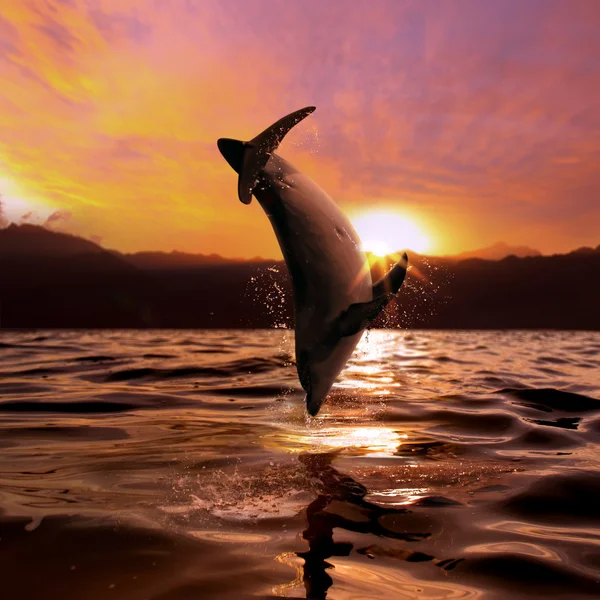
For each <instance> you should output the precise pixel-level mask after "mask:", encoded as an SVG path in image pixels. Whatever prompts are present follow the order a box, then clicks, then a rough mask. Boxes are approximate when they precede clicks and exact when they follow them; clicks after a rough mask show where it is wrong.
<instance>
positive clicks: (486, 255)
mask: <svg viewBox="0 0 600 600" xmlns="http://www.w3.org/2000/svg"><path fill="white" fill-rule="evenodd" d="M541 255H542V253H541V252H540V251H539V250H534V249H533V248H529V247H527V246H509V245H508V244H505V243H504V242H498V243H496V244H494V245H493V246H488V247H487V248H480V249H479V250H471V251H470V252H462V253H460V254H454V255H452V256H449V257H448V258H453V259H454V260H465V259H467V258H481V259H484V260H502V259H503V258H506V257H507V256H517V257H518V258H525V257H527V256H541Z"/></svg>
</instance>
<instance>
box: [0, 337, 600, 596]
mask: <svg viewBox="0 0 600 600" xmlns="http://www.w3.org/2000/svg"><path fill="white" fill-rule="evenodd" d="M292 348H293V336H292V334H291V332H288V331H258V332H257V331H252V332H235V331H225V332H215V331H210V332H208V331H194V332H190V331H179V332H177V331H176V332H166V331H154V332H135V331H130V332H117V331H107V332H31V333H16V332H15V333H10V332H4V333H2V335H1V337H0V356H1V357H2V360H1V362H0V413H1V415H2V420H1V422H0V448H1V449H2V454H1V455H0V510H1V511H2V512H1V513H0V558H1V560H0V576H1V577H2V590H3V593H4V595H6V597H10V598H12V597H14V598H61V599H65V598H66V599H70V598H73V599H79V598H86V599H88V598H89V599H92V600H94V599H96V598H98V599H100V598H102V599H104V598H106V597H112V598H127V599H128V600H129V599H133V600H136V599H140V600H141V599H142V598H152V599H157V600H184V599H192V598H193V599H196V598H203V599H204V598H249V597H259V598H260V597H263V598H265V597H289V598H313V599H316V598H321V599H322V598H329V599H332V598H333V599H337V600H340V599H342V600H344V599H348V600H349V599H355V598H422V597H426V598H440V599H441V598H492V599H495V598H505V597H507V596H510V597H515V598H520V597H523V598H539V597H569V598H580V597H581V598H595V597H598V589H599V585H600V584H599V583H598V581H600V552H599V547H600V522H599V521H600V516H599V514H600V513H599V512H598V509H597V507H598V502H599V501H600V470H599V468H598V467H599V460H598V436H599V435H600V402H599V401H598V398H600V376H599V375H598V373H600V369H599V368H600V360H599V358H598V357H599V352H600V335H599V334H595V333H585V332H581V333H573V332H562V333H557V332H554V333H546V332H416V331H413V332H377V331H374V332H369V334H368V336H366V337H365V339H363V341H362V342H361V345H360V346H359V348H358V351H357V353H356V354H355V356H354V357H353V359H352V360H351V361H350V363H349V364H348V368H347V369H346V371H345V372H344V374H343V376H342V378H341V380H340V382H339V383H338V384H337V385H336V386H335V388H334V390H333V392H332V394H331V396H330V398H329V399H328V401H327V403H326V404H325V405H324V407H323V410H322V413H321V414H320V415H319V417H318V418H315V419H310V418H307V417H306V414H305V410H304V406H303V395H302V392H301V390H300V389H299V387H298V384H297V380H296V373H295V367H294V365H293V360H292ZM32 573H33V574H34V575H33V576H32V575H31V574H32Z"/></svg>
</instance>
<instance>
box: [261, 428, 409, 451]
mask: <svg viewBox="0 0 600 600" xmlns="http://www.w3.org/2000/svg"><path fill="white" fill-rule="evenodd" d="M407 437H408V436H407V435H406V434H405V433H400V432H398V431H395V430H394V429H391V428H388V427H354V426H336V427H322V428H319V429H296V430H290V429H289V428H287V430H286V431H282V432H281V433H280V435H270V436H268V437H267V438H266V439H265V441H266V443H267V445H269V446H273V445H274V446H277V447H279V448H283V449H284V450H285V451H287V452H290V453H297V452H329V451H338V450H345V451H347V452H348V453H350V454H360V455H361V456H393V455H395V454H396V453H397V451H398V448H399V446H400V445H401V444H402V442H403V440H405V439H406V438H407Z"/></svg>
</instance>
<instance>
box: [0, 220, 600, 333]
mask: <svg viewBox="0 0 600 600" xmlns="http://www.w3.org/2000/svg"><path fill="white" fill-rule="evenodd" d="M132 257H133V258H132ZM371 259H372V261H373V262H372V275H373V278H374V279H377V278H379V277H380V276H381V275H383V274H384V272H385V270H386V268H387V264H389V262H390V260H389V259H387V262H386V259H375V258H374V257H371ZM409 263H410V266H411V268H410V271H409V273H408V275H407V279H406V282H405V284H404V286H403V288H402V290H401V293H400V294H399V297H398V300H397V301H395V302H393V303H391V304H390V306H389V307H388V309H387V310H386V312H385V314H383V315H381V316H380V317H379V318H378V320H377V322H376V324H375V325H376V326H381V327H397V326H402V327H413V328H435V329H504V328H527V329H593V330H600V311H599V310H598V306H600V277H599V276H598V275H599V274H600V246H599V247H597V248H581V249H578V250H576V251H574V252H571V253H569V254H564V255H554V256H527V257H524V258H518V257H517V256H514V255H512V256H508V257H506V258H503V259H502V260H490V259H482V258H478V257H477V258H466V259H461V258H457V257H427V256H420V255H418V254H416V253H414V252H410V251H409ZM292 325H293V307H292V294H291V285H290V281H289V277H288V274H287V270H286V267H285V264H284V263H283V262H277V261H267V260H261V259H258V260H252V261H235V260H228V259H223V258H222V257H218V256H203V255H190V254H185V253H153V252H152V253H144V252H142V253H137V254H134V255H121V254H119V253H116V252H109V251H106V250H104V249H103V248H102V247H101V246H99V245H97V244H94V243H93V242H90V241H87V240H84V239H82V238H78V237H76V236H71V235H67V234H63V233H57V232H53V231H49V230H46V229H43V228H41V227H36V226H33V225H20V226H11V227H8V228H6V229H2V230H0V326H1V327H5V328H6V327H22V328H44V327H49V328H52V327H59V328H60V327H64V328H74V327H81V328H93V327H104V328H112V327H115V328H117V327H132V328H145V327H165V328H170V327H172V328H188V327H190V328H209V327H218V328H229V327H236V328H238V327H273V326H292Z"/></svg>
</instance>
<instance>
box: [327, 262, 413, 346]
mask: <svg viewBox="0 0 600 600" xmlns="http://www.w3.org/2000/svg"><path fill="white" fill-rule="evenodd" d="M407 266H408V255H407V254H406V252H405V253H404V254H403V255H402V258H401V259H400V260H399V261H398V262H397V263H396V264H395V265H394V266H393V267H392V269H391V270H390V271H389V272H388V273H387V274H386V275H385V276H384V277H382V278H381V279H380V280H379V281H378V282H377V283H376V284H375V285H374V286H373V300H371V301H370V302H358V303H356V304H351V305H350V307H349V308H348V310H346V311H344V312H343V313H342V314H341V315H340V316H339V318H338V320H337V323H336V324H337V330H338V331H337V332H338V334H339V335H341V336H349V335H354V334H355V333H358V332H359V331H361V330H363V329H366V328H367V327H368V326H369V324H370V323H371V321H373V320H374V319H375V317H377V315H378V314H379V313H380V312H381V311H382V310H383V309H384V308H385V307H386V306H387V305H388V304H389V302H390V300H391V299H392V298H393V297H394V296H395V295H396V293H397V292H398V290H399V289H400V286H401V285H402V283H403V282H404V278H405V277H406V268H407Z"/></svg>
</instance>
